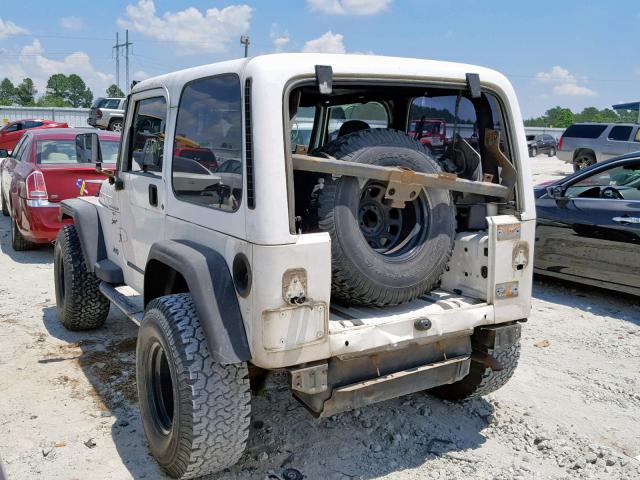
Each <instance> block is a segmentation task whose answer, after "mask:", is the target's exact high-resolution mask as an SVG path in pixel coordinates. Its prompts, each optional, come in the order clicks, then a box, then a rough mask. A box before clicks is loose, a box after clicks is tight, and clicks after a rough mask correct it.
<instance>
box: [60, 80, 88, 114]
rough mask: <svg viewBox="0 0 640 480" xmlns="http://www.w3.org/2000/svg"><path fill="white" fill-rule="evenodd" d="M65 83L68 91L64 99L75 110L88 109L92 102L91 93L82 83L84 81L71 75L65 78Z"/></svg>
mask: <svg viewBox="0 0 640 480" xmlns="http://www.w3.org/2000/svg"><path fill="white" fill-rule="evenodd" d="M67 82H68V90H67V95H66V96H65V98H66V99H67V100H68V101H69V102H70V103H71V105H73V106H74V107H76V108H79V107H84V108H89V107H90V106H91V102H92V101H93V93H92V92H91V90H89V88H88V87H87V85H86V84H85V83H84V80H82V78H80V77H79V76H78V75H76V74H75V73H72V74H71V75H69V76H68V77H67Z"/></svg>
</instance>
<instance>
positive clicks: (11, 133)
mask: <svg viewBox="0 0 640 480" xmlns="http://www.w3.org/2000/svg"><path fill="white" fill-rule="evenodd" d="M68 127H69V125H67V124H66V123H63V122H62V123H61V122H52V121H51V120H33V119H30V118H28V119H24V120H17V121H15V122H10V123H7V124H6V125H5V126H4V127H2V129H0V148H1V149H4V150H9V151H11V150H13V148H14V147H15V146H16V144H17V143H18V141H19V140H20V139H21V138H22V136H23V135H24V134H25V133H26V132H28V131H29V130H34V129H41V128H68Z"/></svg>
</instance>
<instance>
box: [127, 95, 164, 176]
mask: <svg viewBox="0 0 640 480" xmlns="http://www.w3.org/2000/svg"><path fill="white" fill-rule="evenodd" d="M135 109H136V110H135V114H134V115H133V131H132V133H131V138H130V139H129V152H128V153H129V154H128V155H127V164H126V165H125V168H124V170H125V171H129V172H134V173H135V172H147V173H154V174H159V173H160V172H162V158H163V150H164V129H165V124H166V119H167V102H166V100H165V99H164V97H153V98H145V99H143V100H140V101H138V102H136V105H135Z"/></svg>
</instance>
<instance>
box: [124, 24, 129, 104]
mask: <svg viewBox="0 0 640 480" xmlns="http://www.w3.org/2000/svg"><path fill="white" fill-rule="evenodd" d="M129 45H131V44H130V43H129V29H127V30H125V42H124V52H125V53H124V54H125V57H126V59H127V66H126V72H127V94H128V93H129V92H130V91H131V85H130V84H129Z"/></svg>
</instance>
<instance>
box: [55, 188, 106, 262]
mask: <svg viewBox="0 0 640 480" xmlns="http://www.w3.org/2000/svg"><path fill="white" fill-rule="evenodd" d="M65 217H69V218H72V219H73V223H74V225H75V227H76V231H77V232H78V238H79V239H80V247H81V249H82V255H84V260H85V264H86V266H87V270H89V271H90V272H94V270H95V265H96V263H98V262H100V261H102V260H105V259H106V258H107V248H106V246H105V243H104V234H103V232H102V225H101V224H100V217H99V216H98V209H97V208H96V206H95V205H93V204H92V203H89V202H85V201H84V200H80V199H79V198H70V199H67V200H63V201H62V202H60V218H61V219H63V218H65Z"/></svg>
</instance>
